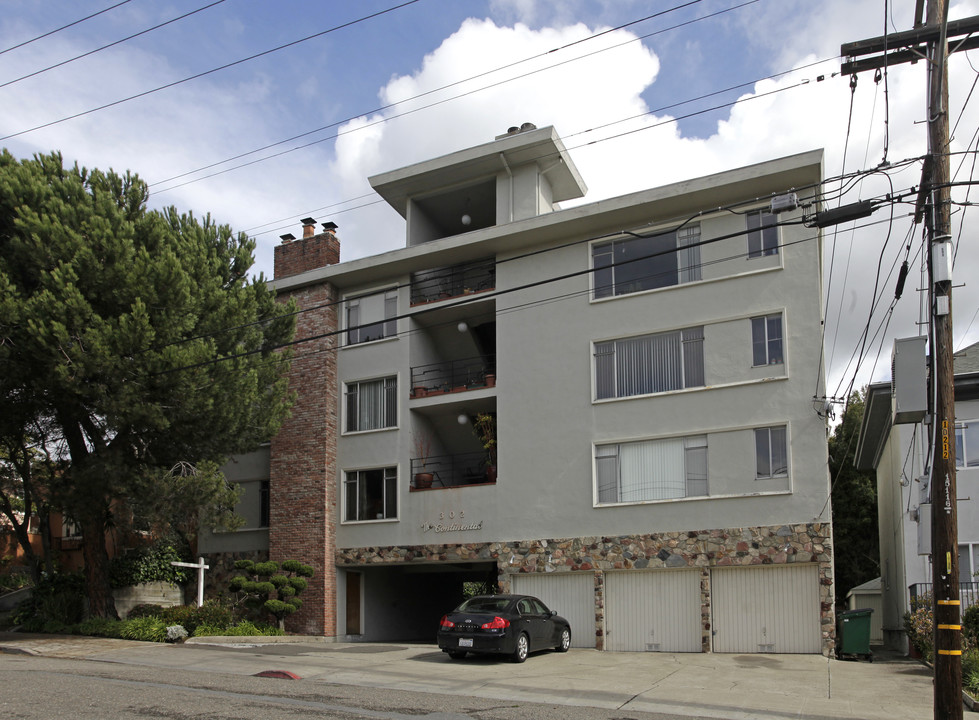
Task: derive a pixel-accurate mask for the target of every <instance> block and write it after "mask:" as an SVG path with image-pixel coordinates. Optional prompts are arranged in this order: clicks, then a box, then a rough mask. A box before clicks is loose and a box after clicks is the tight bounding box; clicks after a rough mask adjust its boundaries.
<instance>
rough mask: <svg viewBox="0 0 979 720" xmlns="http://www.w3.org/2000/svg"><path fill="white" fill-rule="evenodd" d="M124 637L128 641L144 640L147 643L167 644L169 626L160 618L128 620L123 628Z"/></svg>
mask: <svg viewBox="0 0 979 720" xmlns="http://www.w3.org/2000/svg"><path fill="white" fill-rule="evenodd" d="M122 636H123V637H124V638H125V639H127V640H143V641H145V642H165V641H166V639H167V625H166V623H165V622H163V621H162V620H161V619H160V618H156V617H142V618H136V619H135V620H127V621H126V622H125V624H124V626H123V628H122Z"/></svg>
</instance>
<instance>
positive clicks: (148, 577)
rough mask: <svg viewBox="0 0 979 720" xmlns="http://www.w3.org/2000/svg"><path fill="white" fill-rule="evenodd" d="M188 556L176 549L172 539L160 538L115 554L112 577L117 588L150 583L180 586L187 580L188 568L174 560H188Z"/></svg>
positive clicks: (111, 564) (112, 562)
mask: <svg viewBox="0 0 979 720" xmlns="http://www.w3.org/2000/svg"><path fill="white" fill-rule="evenodd" d="M188 557H189V556H188V555H187V554H186V553H185V554H181V553H180V552H179V551H178V550H177V547H176V542H174V541H173V540H170V539H162V540H158V541H157V542H154V543H153V544H152V545H145V546H143V547H139V548H130V549H129V550H127V551H126V552H125V553H124V554H122V555H118V556H116V557H114V558H113V559H112V561H111V562H110V564H109V578H110V581H111V583H112V587H114V588H119V587H128V586H130V585H139V584H141V583H148V582H167V583H173V584H175V585H179V584H181V583H185V582H187V579H188V576H187V569H186V568H182V567H177V566H175V565H172V564H171V563H173V562H187V560H188Z"/></svg>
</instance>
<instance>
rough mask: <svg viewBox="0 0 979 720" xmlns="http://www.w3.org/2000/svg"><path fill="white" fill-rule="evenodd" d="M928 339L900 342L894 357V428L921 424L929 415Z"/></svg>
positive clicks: (909, 339)
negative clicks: (926, 352) (927, 413)
mask: <svg viewBox="0 0 979 720" xmlns="http://www.w3.org/2000/svg"><path fill="white" fill-rule="evenodd" d="M926 342H927V340H926V338H924V337H912V338H898V339H896V340H895V341H894V350H893V353H892V355H891V406H892V410H893V413H894V424H895V425H902V424H906V423H916V422H921V421H922V420H923V419H924V417H925V413H926V412H928V359H927V355H926V354H925V344H926Z"/></svg>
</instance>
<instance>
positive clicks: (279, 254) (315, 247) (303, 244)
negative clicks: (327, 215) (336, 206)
mask: <svg viewBox="0 0 979 720" xmlns="http://www.w3.org/2000/svg"><path fill="white" fill-rule="evenodd" d="M301 222H302V224H303V237H302V240H296V238H295V236H294V235H292V233H286V234H285V235H282V236H281V238H282V244H281V245H276V246H275V265H274V269H273V271H272V275H273V277H276V278H284V277H289V276H290V275H298V274H299V273H304V272H307V271H308V270H316V269H317V268H321V267H325V266H326V265H336V264H337V263H338V262H340V240H339V239H338V238H337V235H336V230H337V226H336V223H332V222H325V223H323V232H321V233H319V234H316V221H315V220H314V219H313V218H303V219H302V220H301Z"/></svg>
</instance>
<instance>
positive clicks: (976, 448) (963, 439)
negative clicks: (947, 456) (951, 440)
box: [955, 420, 979, 467]
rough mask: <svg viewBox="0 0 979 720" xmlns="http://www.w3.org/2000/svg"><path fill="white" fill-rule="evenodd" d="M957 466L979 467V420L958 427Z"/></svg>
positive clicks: (962, 423) (956, 437)
mask: <svg viewBox="0 0 979 720" xmlns="http://www.w3.org/2000/svg"><path fill="white" fill-rule="evenodd" d="M955 466H956V467H979V420H968V421H966V422H959V423H958V424H957V425H956V427H955Z"/></svg>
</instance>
